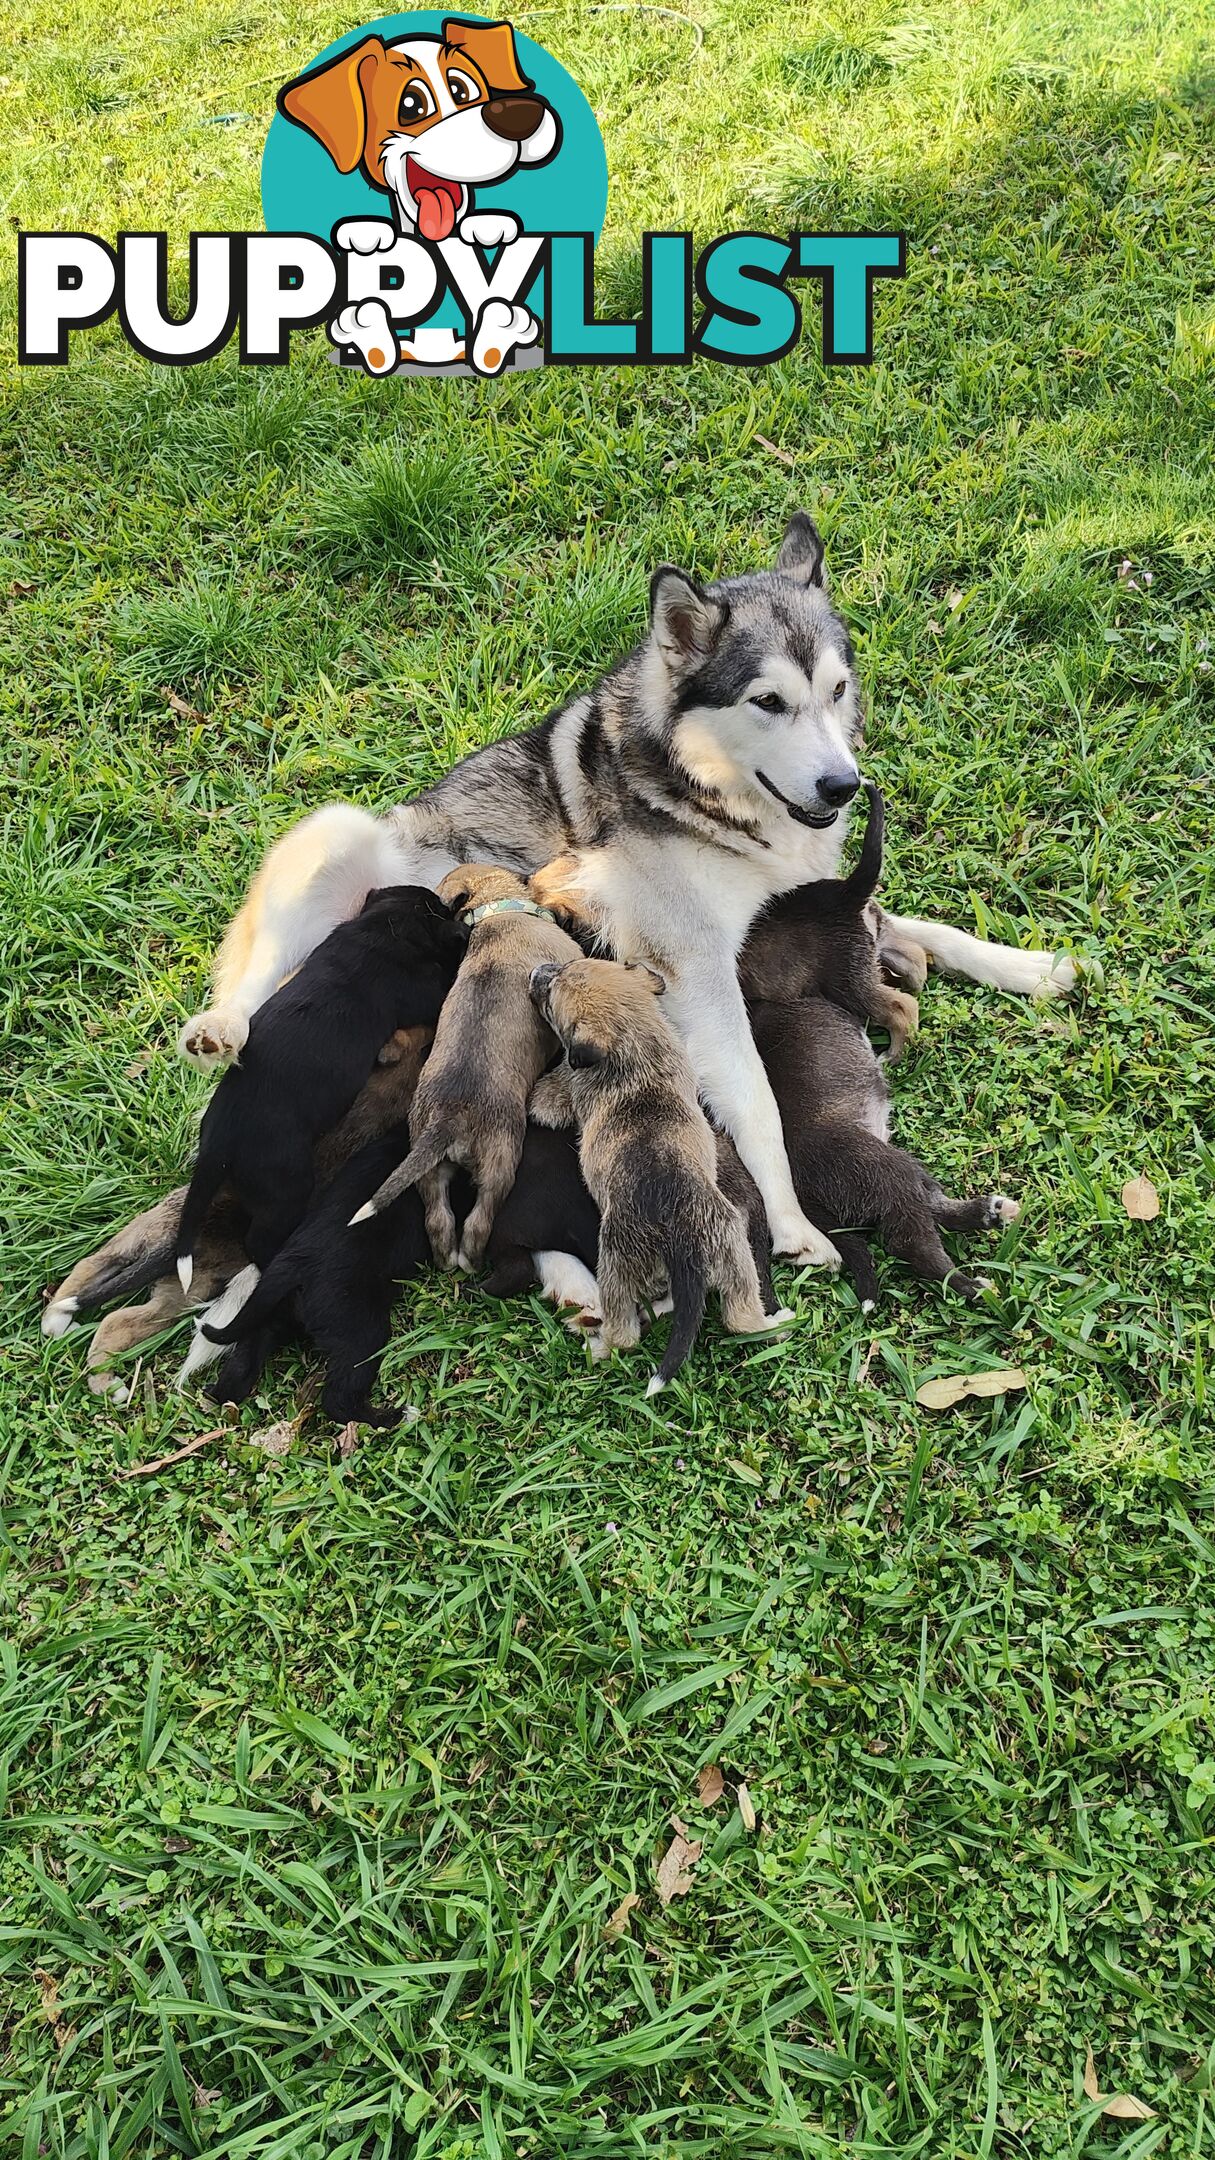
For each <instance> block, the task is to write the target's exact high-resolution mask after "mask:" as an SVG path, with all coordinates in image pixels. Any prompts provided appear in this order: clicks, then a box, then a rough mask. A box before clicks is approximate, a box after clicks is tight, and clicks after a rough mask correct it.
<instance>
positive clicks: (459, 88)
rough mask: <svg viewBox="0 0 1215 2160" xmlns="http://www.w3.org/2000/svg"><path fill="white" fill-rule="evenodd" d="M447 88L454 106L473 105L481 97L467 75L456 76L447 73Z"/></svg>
mask: <svg viewBox="0 0 1215 2160" xmlns="http://www.w3.org/2000/svg"><path fill="white" fill-rule="evenodd" d="M447 87H448V89H449V90H450V91H451V96H452V103H453V104H455V105H475V104H476V103H477V100H478V98H479V97H480V95H481V93H480V91H479V90H478V88H477V86H476V84H475V82H471V81H470V80H469V78H468V76H467V75H457V74H455V73H453V72H451V71H449V72H448V77H447Z"/></svg>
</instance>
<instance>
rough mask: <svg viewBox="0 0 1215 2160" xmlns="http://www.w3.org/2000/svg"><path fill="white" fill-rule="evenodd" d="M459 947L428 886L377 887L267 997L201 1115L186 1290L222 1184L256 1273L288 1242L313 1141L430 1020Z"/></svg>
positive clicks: (185, 1254) (458, 932)
mask: <svg viewBox="0 0 1215 2160" xmlns="http://www.w3.org/2000/svg"><path fill="white" fill-rule="evenodd" d="M464 946H465V937H464V933H463V931H462V929H461V928H460V926H459V924H458V923H456V922H454V921H453V920H452V917H451V915H450V913H449V912H448V910H447V909H446V908H445V907H444V906H443V903H442V901H440V900H439V899H438V898H437V897H436V895H435V894H434V893H432V892H430V891H428V890H427V889H426V888H425V887H424V886H396V887H390V888H387V889H383V890H379V891H376V892H373V893H372V894H371V895H370V897H369V898H368V899H367V900H366V901H365V903H364V905H363V907H362V909H361V911H360V913H359V915H358V917H357V919H356V920H355V921H354V922H349V923H341V924H339V925H338V926H337V928H336V929H334V930H332V931H331V932H330V934H329V936H328V937H327V938H326V939H325V940H324V942H323V943H322V944H321V945H320V946H319V947H318V948H317V950H316V951H315V952H314V953H313V954H312V955H311V956H310V957H309V959H308V961H307V963H306V965H305V966H303V967H302V968H301V969H300V971H299V973H298V974H297V975H294V976H293V977H292V978H291V980H290V981H289V982H286V983H284V984H283V987H282V989H281V990H279V991H277V992H276V993H275V995H274V996H273V997H272V998H271V999H270V1000H269V1002H268V1003H267V1005H266V1006H265V1007H264V1009H263V1010H262V1012H261V1013H260V1014H259V1015H258V1020H257V1025H256V1026H255V1027H254V1029H253V1030H252V1032H251V1034H250V1036H249V1041H248V1045H247V1047H246V1050H245V1054H244V1057H243V1060H242V1062H241V1064H240V1065H239V1066H238V1067H237V1068H236V1069H235V1070H234V1071H232V1072H228V1073H226V1074H225V1075H224V1077H223V1079H222V1080H221V1082H220V1084H219V1087H218V1088H217V1090H216V1092H215V1095H214V1096H213V1098H212V1100H211V1103H210V1104H209V1106H208V1109H207V1113H206V1116H205V1117H204V1118H203V1122H202V1130H201V1133H200V1135H199V1146H198V1162H197V1165H196V1167H195V1171H194V1176H193V1178H192V1179H191V1181H190V1189H189V1191H188V1193H187V1195H186V1201H185V1206H184V1207H183V1209H182V1216H181V1222H180V1224H179V1226H178V1232H177V1264H178V1274H179V1276H180V1277H181V1283H182V1288H183V1290H188V1289H189V1287H190V1274H191V1255H192V1252H193V1241H194V1235H195V1232H196V1231H197V1229H198V1227H199V1225H200V1224H201V1223H202V1221H203V1219H204V1217H205V1215H206V1212H207V1209H208V1207H209V1206H210V1204H211V1201H212V1200H213V1198H214V1196H215V1194H216V1192H217V1191H218V1190H219V1188H220V1186H221V1185H222V1184H225V1183H226V1184H228V1185H230V1186H231V1188H232V1189H233V1191H234V1192H235V1193H236V1194H237V1196H238V1197H239V1199H240V1200H241V1201H242V1202H243V1204H244V1205H245V1206H246V1207H247V1208H248V1211H249V1228H248V1231H247V1233H246V1240H245V1242H246V1247H247V1250H248V1254H249V1258H250V1260H251V1261H252V1262H253V1263H254V1265H255V1266H256V1267H259V1268H260V1267H264V1266H265V1264H266V1262H267V1261H268V1260H269V1259H271V1258H272V1256H273V1255H274V1254H275V1253H276V1252H277V1251H278V1248H279V1246H280V1245H282V1244H283V1243H284V1242H285V1241H286V1239H287V1238H288V1237H290V1235H291V1232H292V1231H293V1230H294V1229H295V1226H296V1224H297V1223H298V1222H299V1221H300V1220H301V1218H302V1216H303V1214H304V1211H305V1209H306V1207H307V1205H308V1200H309V1197H310V1195H311V1193H312V1190H313V1186H314V1183H315V1172H314V1166H313V1152H314V1149H315V1147H316V1143H317V1141H318V1140H319V1139H320V1137H321V1135H322V1134H323V1133H326V1132H329V1131H331V1130H332V1128H333V1127H334V1126H335V1125H336V1124H337V1123H338V1122H339V1120H341V1119H342V1118H344V1117H345V1116H346V1114H347V1112H348V1111H349V1110H350V1108H351V1106H352V1104H353V1103H354V1100H355V1098H356V1096H357V1095H358V1093H359V1091H360V1089H361V1088H362V1087H363V1086H364V1085H365V1083H366V1081H367V1079H368V1077H369V1075H370V1074H371V1072H372V1069H373V1067H374V1066H375V1063H376V1059H377V1056H378V1055H379V1053H380V1051H381V1050H382V1048H383V1046H384V1044H385V1042H386V1040H387V1039H388V1037H389V1036H390V1035H391V1034H392V1033H393V1030H394V1029H398V1028H407V1027H417V1026H427V1025H431V1024H433V1023H434V1022H436V1021H437V1019H438V1017H439V1012H440V1009H441V1007H442V1004H443V1000H444V998H445V996H446V994H447V992H448V990H449V988H450V986H451V984H452V982H453V981H454V979H455V974H456V970H457V967H458V965H459V962H460V959H461V957H462V955H463V952H464Z"/></svg>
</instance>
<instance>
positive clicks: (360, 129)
mask: <svg viewBox="0 0 1215 2160" xmlns="http://www.w3.org/2000/svg"><path fill="white" fill-rule="evenodd" d="M607 188H608V176H607V158H606V155H605V153H604V148H603V140H602V137H601V136H600V133H599V127H598V123H597V122H596V119H595V115H594V113H593V112H592V110H591V107H590V105H589V104H588V102H587V100H586V98H585V97H584V96H583V94H582V92H581V90H580V89H579V88H578V85H577V83H576V82H575V81H574V80H573V77H572V76H571V75H569V74H567V72H566V70H565V69H564V68H563V67H562V66H561V65H560V63H559V62H558V61H556V60H554V59H553V57H552V55H551V53H547V52H546V51H545V50H544V48H543V46H541V45H537V44H536V43H535V42H534V40H533V39H531V38H529V37H526V36H524V35H522V34H521V33H518V32H516V31H515V30H514V29H513V27H512V25H511V24H510V23H509V22H505V21H489V20H486V19H483V18H479V17H475V16H453V15H448V14H445V13H443V12H442V11H441V10H439V9H433V8H426V9H419V10H417V11H413V12H410V13H409V14H405V15H385V16H381V17H380V18H379V19H378V20H377V21H375V22H371V23H367V24H365V25H364V26H363V27H362V29H359V30H355V31H351V32H349V33H348V34H347V35H345V36H344V37H342V38H339V39H338V40H337V41H336V42H335V43H334V44H332V45H329V46H327V47H326V48H325V50H324V51H323V52H322V53H319V54H318V55H317V58H316V59H315V60H314V61H313V62H312V64H311V65H310V66H309V67H307V68H306V69H304V70H303V71H302V72H301V73H300V74H299V75H297V76H295V77H294V78H293V80H292V81H291V82H289V83H286V84H284V86H283V88H282V90H280V92H279V96H278V111H277V112H276V114H275V117H274V119H273V121H272V122H271V125H270V132H269V135H268V136H267V139H266V148H265V154H264V156H263V159H262V211H263V215H264V218H265V222H266V227H267V230H268V231H270V232H292V233H300V232H303V233H310V234H314V235H315V236H316V237H317V238H318V239H320V240H323V241H325V242H330V243H331V244H332V246H333V248H334V250H335V253H336V254H337V256H338V258H339V260H343V259H344V267H345V271H346V284H345V290H346V303H345V305H344V306H343V307H342V308H340V309H339V311H338V313H337V315H336V316H335V318H334V320H333V321H332V322H331V323H330V326H329V334H330V337H331V338H332V339H333V342H334V343H335V345H337V346H338V349H339V354H340V357H341V358H342V359H343V360H345V361H346V362H347V363H348V364H353V365H356V366H360V367H362V368H363V369H364V370H365V371H366V372H367V373H369V374H388V373H391V372H393V371H394V370H395V369H396V368H398V367H402V366H404V367H406V368H408V369H410V370H411V371H413V370H416V371H418V372H424V373H433V372H435V370H436V369H437V370H441V371H442V372H444V373H455V372H458V373H465V372H472V373H476V374H481V375H494V374H498V373H501V372H502V370H503V369H504V368H505V367H507V366H524V365H529V364H532V365H534V364H535V363H536V361H537V360H538V359H539V358H540V357H541V354H540V339H541V334H542V321H541V318H542V317H543V313H544V260H543V258H544V243H545V240H546V239H547V236H548V235H549V234H552V233H570V232H575V233H586V234H589V235H591V238H592V242H593V241H595V240H597V239H598V237H599V234H600V233H601V231H602V229H603V220H604V215H605V212H606V209H607Z"/></svg>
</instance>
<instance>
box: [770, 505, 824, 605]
mask: <svg viewBox="0 0 1215 2160" xmlns="http://www.w3.org/2000/svg"><path fill="white" fill-rule="evenodd" d="M824 553H825V550H824V548H823V537H822V534H821V533H820V531H819V529H818V526H817V525H816V524H815V522H814V519H813V518H812V517H807V515H806V513H805V511H804V510H795V511H794V513H793V515H792V517H791V518H790V520H789V523H788V524H787V525H786V527H785V537H784V539H783V540H782V541H781V544H780V554H779V555H778V556H777V558H776V568H777V569H778V570H779V571H780V573H781V576H782V577H789V578H793V579H795V580H796V582H797V583H798V584H799V585H822V586H825V585H826V583H827V569H826V564H825V562H824V559H823V558H824Z"/></svg>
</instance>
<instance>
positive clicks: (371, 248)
mask: <svg viewBox="0 0 1215 2160" xmlns="http://www.w3.org/2000/svg"><path fill="white" fill-rule="evenodd" d="M396 242H397V229H396V226H395V225H394V224H393V222H392V220H391V218H378V217H355V218H343V219H342V221H341V224H340V225H335V226H334V228H333V244H334V246H335V247H336V248H341V250H342V253H343V254H344V255H386V254H387V253H388V250H389V248H391V247H395V246H396Z"/></svg>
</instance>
